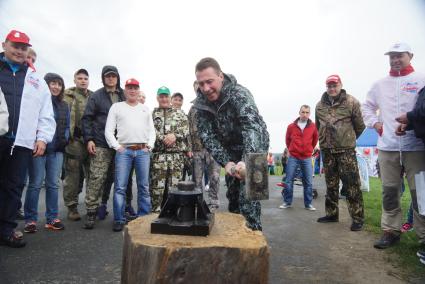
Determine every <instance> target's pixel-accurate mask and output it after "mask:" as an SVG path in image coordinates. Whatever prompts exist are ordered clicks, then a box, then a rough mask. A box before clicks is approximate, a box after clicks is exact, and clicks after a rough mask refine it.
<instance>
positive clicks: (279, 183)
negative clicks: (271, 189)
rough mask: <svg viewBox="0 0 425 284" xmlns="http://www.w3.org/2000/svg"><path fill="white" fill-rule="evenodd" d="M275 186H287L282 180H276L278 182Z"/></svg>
mask: <svg viewBox="0 0 425 284" xmlns="http://www.w3.org/2000/svg"><path fill="white" fill-rule="evenodd" d="M276 186H279V187H283V188H286V187H287V185H286V183H284V182H278V183H276Z"/></svg>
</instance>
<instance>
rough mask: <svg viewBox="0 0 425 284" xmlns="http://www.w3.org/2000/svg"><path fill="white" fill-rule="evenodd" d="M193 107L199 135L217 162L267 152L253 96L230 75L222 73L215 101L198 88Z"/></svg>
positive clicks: (263, 125) (264, 129)
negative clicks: (222, 79)
mask: <svg viewBox="0 0 425 284" xmlns="http://www.w3.org/2000/svg"><path fill="white" fill-rule="evenodd" d="M193 107H195V108H196V109H197V111H198V116H197V117H198V122H197V126H198V135H199V138H200V139H201V141H202V144H203V145H204V147H205V148H206V149H207V150H208V152H210V153H211V155H212V156H213V158H214V160H216V161H217V162H218V163H219V164H220V165H222V166H225V165H226V164H227V163H228V162H230V161H233V162H239V161H241V159H242V157H243V155H244V154H245V153H266V152H267V151H268V149H269V133H268V132H267V126H266V123H265V122H264V120H263V118H262V117H261V115H260V114H259V112H258V109H257V106H256V105H255V102H254V97H253V96H252V94H251V93H250V91H249V90H248V89H247V88H245V87H243V86H241V85H239V84H238V83H237V82H236V79H235V77H233V76H232V75H228V74H224V81H223V87H222V89H221V92H220V97H219V98H218V100H217V101H215V102H210V101H208V100H207V99H206V98H205V96H204V95H202V94H201V93H200V92H199V91H198V94H197V98H196V100H195V103H194V105H193Z"/></svg>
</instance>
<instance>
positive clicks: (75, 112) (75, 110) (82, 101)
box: [63, 87, 93, 142]
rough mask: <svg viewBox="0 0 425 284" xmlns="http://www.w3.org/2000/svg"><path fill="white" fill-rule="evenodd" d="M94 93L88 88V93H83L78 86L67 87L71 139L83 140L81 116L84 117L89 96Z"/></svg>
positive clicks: (65, 99) (65, 95)
mask: <svg viewBox="0 0 425 284" xmlns="http://www.w3.org/2000/svg"><path fill="white" fill-rule="evenodd" d="M92 94H93V92H92V91H90V90H87V95H85V94H83V93H82V92H81V91H80V90H79V89H77V88H76V87H72V88H69V89H66V90H65V92H64V98H63V99H64V101H65V102H66V103H67V104H68V106H69V110H70V117H71V123H70V139H71V140H80V141H81V142H83V127H82V123H81V118H82V117H83V114H84V111H85V109H86V104H87V101H88V98H89V97H90V96H91V95H92Z"/></svg>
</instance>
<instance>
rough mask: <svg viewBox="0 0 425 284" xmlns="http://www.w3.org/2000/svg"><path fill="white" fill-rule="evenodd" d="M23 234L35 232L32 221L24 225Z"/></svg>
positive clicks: (35, 225)
mask: <svg viewBox="0 0 425 284" xmlns="http://www.w3.org/2000/svg"><path fill="white" fill-rule="evenodd" d="M24 232H25V233H29V234H32V233H35V232H37V223H36V222H34V221H31V222H28V223H26V224H25V227H24Z"/></svg>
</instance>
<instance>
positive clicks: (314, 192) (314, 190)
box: [313, 189, 319, 199]
mask: <svg viewBox="0 0 425 284" xmlns="http://www.w3.org/2000/svg"><path fill="white" fill-rule="evenodd" d="M318 196H319V193H317V189H313V199H317V197H318Z"/></svg>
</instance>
